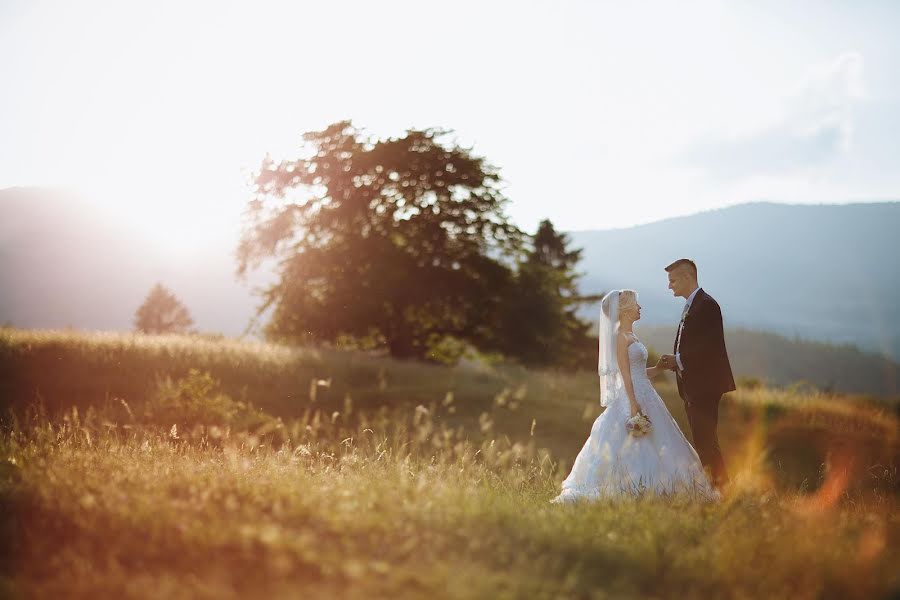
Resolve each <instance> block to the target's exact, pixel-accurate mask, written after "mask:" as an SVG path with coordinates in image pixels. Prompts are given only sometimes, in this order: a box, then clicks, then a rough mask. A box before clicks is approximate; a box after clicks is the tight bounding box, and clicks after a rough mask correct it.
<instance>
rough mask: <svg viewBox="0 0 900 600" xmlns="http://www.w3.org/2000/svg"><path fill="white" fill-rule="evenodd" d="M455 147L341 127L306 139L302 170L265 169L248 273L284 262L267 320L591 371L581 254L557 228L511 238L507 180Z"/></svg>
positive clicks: (436, 135) (281, 327)
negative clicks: (581, 313) (503, 185)
mask: <svg viewBox="0 0 900 600" xmlns="http://www.w3.org/2000/svg"><path fill="white" fill-rule="evenodd" d="M448 137H449V132H447V131H443V130H437V129H426V130H409V131H407V132H406V133H405V135H403V136H402V137H398V138H390V139H373V138H370V137H367V136H366V135H364V134H363V132H362V131H360V130H359V129H357V128H355V127H354V126H353V125H352V123H351V122H350V121H343V122H338V123H335V124H333V125H330V126H329V127H327V128H325V129H324V130H322V131H315V132H311V133H307V134H305V135H304V136H303V138H304V141H305V143H306V149H307V151H308V152H307V153H306V155H305V156H303V157H301V158H297V159H291V160H283V161H280V162H277V163H276V162H275V161H273V160H272V159H271V158H269V157H266V158H265V159H264V160H263V162H262V165H261V167H260V170H259V171H258V173H256V175H255V181H254V183H255V194H254V197H253V198H252V199H251V200H250V201H249V203H248V206H247V211H246V217H247V221H246V227H245V230H244V233H243V235H242V238H241V241H240V245H239V248H238V263H239V266H238V272H239V273H240V274H244V273H246V272H247V270H248V269H252V268H254V267H255V266H257V265H259V263H260V262H261V261H262V260H265V259H267V258H276V259H277V260H278V280H277V281H276V283H274V284H273V285H271V286H270V287H269V288H268V289H266V290H265V292H264V298H263V302H262V304H261V306H260V307H259V309H258V314H262V313H264V312H265V311H267V310H269V309H272V317H271V321H269V323H268V325H267V326H266V329H265V333H266V335H267V337H269V338H270V339H275V340H281V341H289V342H292V343H328V344H333V345H338V346H353V347H361V348H379V347H381V348H385V349H386V350H387V351H389V352H390V354H391V355H392V356H394V357H397V358H416V359H425V360H429V359H431V360H436V359H438V358H440V357H441V356H444V355H446V354H447V348H448V347H449V348H453V347H455V348H460V347H469V348H474V349H476V350H477V351H480V352H484V353H500V354H502V355H504V356H506V357H509V358H511V359H513V360H516V361H519V362H521V363H523V364H526V365H543V366H559V367H569V368H577V367H585V368H590V367H591V366H592V365H593V363H594V362H595V361H596V349H595V347H594V346H595V343H596V341H595V340H594V339H593V338H592V336H590V335H589V331H588V330H589V327H590V325H589V324H588V323H586V322H584V321H582V320H580V319H579V318H578V316H577V314H576V311H577V309H578V307H579V306H580V305H582V304H584V303H586V302H591V301H596V300H597V299H598V298H597V297H582V296H580V295H579V294H578V291H577V285H576V282H577V279H578V273H577V272H576V270H575V267H576V265H577V263H578V261H579V259H580V255H581V251H580V250H575V249H571V248H569V239H568V237H567V236H566V235H564V234H561V233H560V232H557V231H556V230H555V229H554V227H553V224H552V223H551V222H550V221H543V222H542V223H541V224H540V227H539V228H538V231H537V232H536V234H535V235H533V236H531V235H527V234H525V233H523V232H522V231H521V230H519V229H518V228H517V227H516V226H514V225H513V224H512V223H511V222H510V221H509V219H508V218H507V216H506V214H505V213H504V210H503V209H504V206H505V205H506V203H507V202H508V200H507V199H506V198H505V197H504V195H503V193H502V192H501V190H500V175H499V172H498V171H497V169H495V168H494V167H492V166H491V165H490V164H488V163H487V162H486V161H485V160H484V159H483V158H481V157H478V156H475V155H473V154H472V153H471V151H470V150H469V149H466V148H462V147H460V146H459V145H458V144H456V143H455V142H451V141H449V140H448ZM451 354H452V352H451Z"/></svg>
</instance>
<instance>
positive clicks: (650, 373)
mask: <svg viewBox="0 0 900 600" xmlns="http://www.w3.org/2000/svg"><path fill="white" fill-rule="evenodd" d="M662 363H663V361H662V358H660V359H659V362H657V363H656V364H655V365H654V366H652V367H647V379H653V378H654V377H656V376H657V375H659V374H660V373H664V372H666V371H668V369H667V368H665V367H664V366H662Z"/></svg>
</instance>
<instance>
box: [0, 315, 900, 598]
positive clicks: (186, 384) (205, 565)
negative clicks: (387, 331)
mask: <svg viewBox="0 0 900 600" xmlns="http://www.w3.org/2000/svg"><path fill="white" fill-rule="evenodd" d="M657 388H658V390H659V391H660V393H661V395H662V396H663V397H664V399H665V400H666V402H667V404H668V405H669V408H670V410H672V413H673V415H674V416H675V418H676V420H677V421H678V422H679V423H680V424H681V425H682V427H683V428H684V429H685V431H687V427H686V419H685V417H684V412H683V409H682V407H681V404H680V400H679V399H678V397H677V392H676V391H675V389H674V384H673V383H672V382H671V381H660V382H659V383H658V385H657ZM597 394H598V392H597V389H596V377H595V376H594V375H592V374H591V373H584V374H570V373H554V372H530V371H526V370H524V369H519V368H513V367H496V366H494V367H492V366H488V365H482V364H467V365H461V366H458V367H453V368H450V367H440V366H433V365H423V364H419V363H412V362H410V363H405V362H400V361H393V360H390V359H386V358H382V357H377V356H372V355H367V354H364V353H354V352H340V351H333V350H315V349H298V348H287V347H281V346H275V345H268V344H255V343H242V342H237V341H233V340H226V339H212V338H198V337H177V336H172V337H167V336H160V337H147V336H140V335H130V334H83V333H77V332H39V331H22V330H15V329H2V330H0V401H2V403H3V405H4V407H5V409H6V410H5V411H4V416H3V423H2V434H0V461H2V462H0V503H2V509H3V510H2V511H0V513H2V521H0V528H2V535H3V540H4V542H5V544H4V546H3V548H2V550H0V552H2V557H0V558H2V561H0V596H3V597H48V596H55V595H60V596H64V597H87V596H93V597H97V596H99V597H161V598H163V597H164V598H173V597H174V598H178V597H208V598H232V597H234V598H236V597H263V596H272V595H275V597H310V598H373V597H392V598H421V597H447V598H631V597H651V598H700V597H703V598H710V597H716V598H718V597H723V598H760V597H765V598H779V597H785V598H786V597H790V598H872V597H876V598H878V597H890V596H892V595H894V594H897V593H900V577H898V575H897V572H898V571H900V569H898V566H900V542H898V539H900V536H898V534H900V518H898V511H897V507H898V500H900V477H898V472H897V465H898V460H897V459H898V448H900V440H898V427H897V403H896V400H888V399H884V400H878V399H873V398H869V397H850V396H836V395H831V394H822V393H817V392H812V391H806V392H801V391H796V390H795V391H783V390H772V389H767V388H765V387H754V388H752V389H751V388H747V389H741V390H739V391H738V392H736V393H733V394H730V395H729V396H728V397H727V398H726V400H725V402H724V404H723V407H722V410H721V414H720V427H719V433H720V439H721V442H722V445H723V451H724V453H725V458H726V461H727V463H728V465H729V468H730V471H731V473H732V478H733V480H734V485H733V486H732V488H731V489H730V490H729V492H728V494H727V495H726V498H725V499H724V500H723V501H722V502H721V503H718V504H714V505H698V504H695V503H692V502H690V501H689V500H687V499H684V498H653V497H645V498H640V499H638V500H635V501H629V502H618V503H616V502H600V503H595V504H582V505H577V506H556V505H550V504H549V503H548V500H549V499H550V498H552V497H553V496H554V495H555V494H556V493H557V491H558V488H559V483H560V481H561V480H562V478H563V477H564V476H565V475H566V473H567V471H568V467H569V466H570V465H571V462H572V460H573V459H574V457H575V455H576V453H577V452H578V450H579V449H580V447H581V445H582V444H583V442H584V440H585V438H586V436H587V434H588V433H589V430H590V425H591V422H592V421H593V419H594V418H595V417H596V416H597V415H598V414H599V411H600V408H599V406H598V395H597Z"/></svg>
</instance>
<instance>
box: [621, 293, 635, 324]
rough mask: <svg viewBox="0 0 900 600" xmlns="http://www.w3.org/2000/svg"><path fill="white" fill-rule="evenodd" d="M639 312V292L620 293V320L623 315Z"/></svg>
mask: <svg viewBox="0 0 900 600" xmlns="http://www.w3.org/2000/svg"><path fill="white" fill-rule="evenodd" d="M636 310H637V292H636V291H634V290H621V291H619V320H620V321H621V320H622V315H626V314H630V313H631V312H634V311H636Z"/></svg>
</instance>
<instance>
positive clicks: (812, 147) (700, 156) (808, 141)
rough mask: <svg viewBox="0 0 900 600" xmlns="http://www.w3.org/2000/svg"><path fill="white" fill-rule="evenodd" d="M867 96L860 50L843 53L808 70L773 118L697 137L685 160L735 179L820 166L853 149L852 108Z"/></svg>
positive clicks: (719, 175)
mask: <svg viewBox="0 0 900 600" xmlns="http://www.w3.org/2000/svg"><path fill="white" fill-rule="evenodd" d="M866 97H867V93H866V85H865V81H864V77H863V57H862V55H861V54H859V53H858V52H847V53H844V54H841V55H840V56H838V57H837V58H835V59H834V60H833V61H831V62H829V63H827V64H824V65H816V66H814V67H812V68H811V69H809V71H808V72H807V73H806V74H805V75H804V76H803V77H802V78H801V79H800V81H799V82H798V83H797V84H796V85H795V86H794V88H793V89H792V90H791V91H790V93H789V94H787V96H786V98H785V100H784V109H783V113H782V115H781V116H780V117H779V118H778V119H777V120H775V121H774V122H772V123H769V124H768V125H766V126H764V127H762V128H759V129H757V130H756V131H754V132H750V133H743V134H740V135H733V136H729V137H721V138H718V139H707V140H706V141H703V142H700V143H698V144H697V145H695V146H694V147H692V148H691V149H690V150H689V151H688V152H687V161H688V162H689V163H690V164H692V165H699V166H701V167H703V168H705V169H706V170H707V171H708V172H709V173H710V174H712V175H713V176H714V177H716V178H719V179H728V180H734V181H737V180H741V179H745V178H750V177H765V176H772V175H781V176H784V175H791V174H796V173H798V172H802V171H804V170H807V169H809V168H813V167H817V166H820V165H824V164H826V163H828V162H829V161H830V160H832V159H833V158H835V157H838V156H840V155H842V154H846V153H848V152H850V151H851V149H852V140H853V132H854V116H855V112H856V111H857V110H858V108H859V105H860V104H861V102H862V101H863V100H865V99H866Z"/></svg>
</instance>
